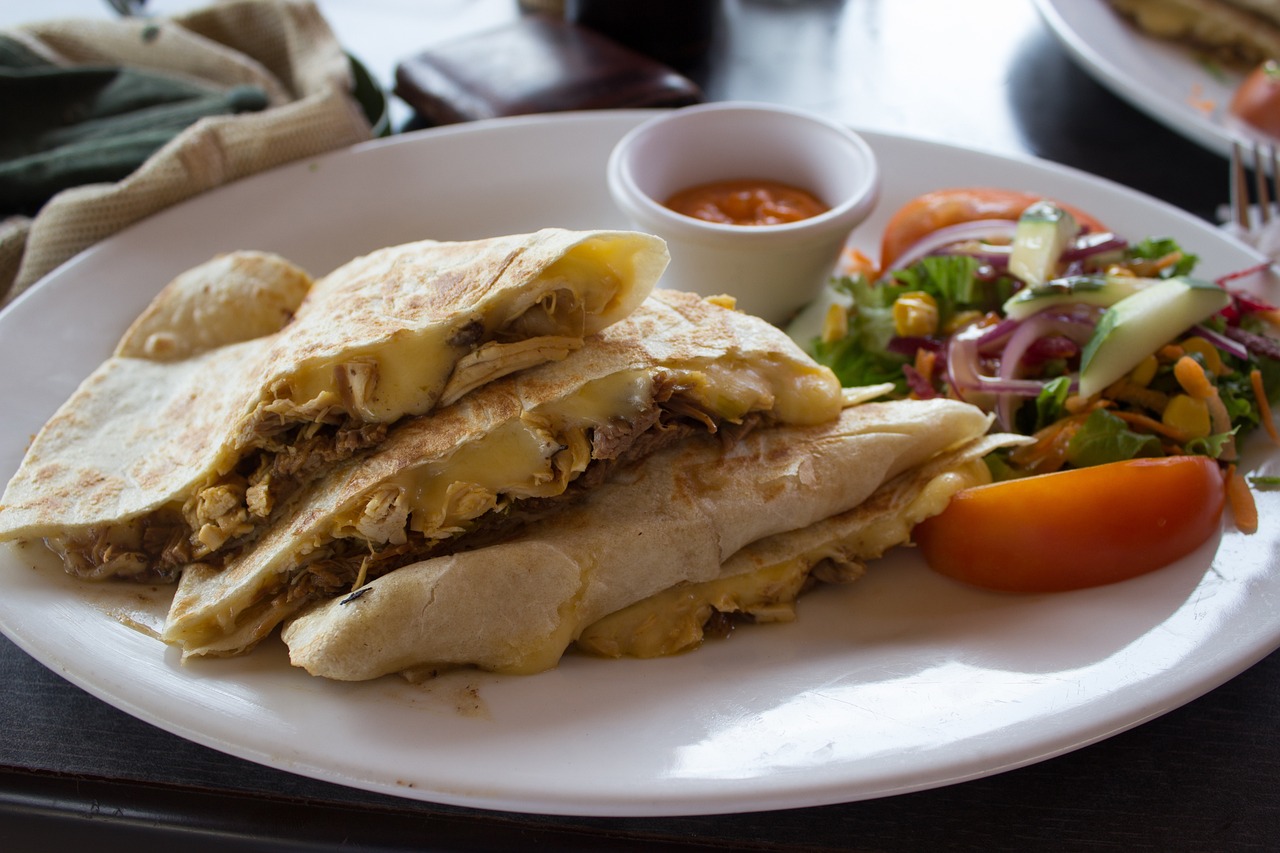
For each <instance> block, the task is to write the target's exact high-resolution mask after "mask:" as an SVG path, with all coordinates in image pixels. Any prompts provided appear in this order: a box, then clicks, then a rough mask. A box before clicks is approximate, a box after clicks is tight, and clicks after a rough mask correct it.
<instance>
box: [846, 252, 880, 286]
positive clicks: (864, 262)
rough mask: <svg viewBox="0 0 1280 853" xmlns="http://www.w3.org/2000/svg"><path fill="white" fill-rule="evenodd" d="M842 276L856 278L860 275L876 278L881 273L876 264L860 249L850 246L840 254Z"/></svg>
mask: <svg viewBox="0 0 1280 853" xmlns="http://www.w3.org/2000/svg"><path fill="white" fill-rule="evenodd" d="M839 272H840V275H848V276H854V275H857V274H858V273H862V274H863V275H866V276H867V277H868V278H874V277H875V276H876V275H877V274H878V273H879V268H878V267H877V266H876V262H875V261H873V260H871V259H870V258H868V257H867V256H866V255H865V254H863V253H862V252H861V251H859V250H858V249H855V248H853V247H852V246H849V247H848V248H846V249H845V250H844V251H843V252H842V253H841V254H840V266H839Z"/></svg>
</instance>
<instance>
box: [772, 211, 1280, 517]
mask: <svg viewBox="0 0 1280 853" xmlns="http://www.w3.org/2000/svg"><path fill="white" fill-rule="evenodd" d="M1197 261H1198V259H1197V257H1196V255H1195V254H1194V252H1193V251H1191V250H1190V249H1189V248H1188V247H1183V246H1180V245H1178V244H1177V243H1176V242H1175V241H1173V240H1171V239H1167V238H1162V237H1151V236H1145V235H1144V236H1140V237H1134V236H1132V235H1125V234H1117V233H1115V232H1113V231H1111V230H1110V229H1108V228H1107V227H1106V226H1105V225H1104V224H1103V223H1102V222H1101V221H1100V220H1098V219H1096V218H1094V217H1093V216H1091V215H1089V214H1088V213H1086V212H1084V211H1080V210H1077V209H1075V208H1072V207H1070V206H1069V205H1066V204H1063V203H1060V202H1056V201H1053V200H1051V199H1044V198H1040V197H1037V196H1034V195H1027V194H1024V193H1018V192H1011V191H1005V190H998V189H985V188H977V189H971V188H964V189H948V190H939V191H937V192H934V193H929V194H926V195H924V196H921V197H919V198H917V199H915V200H913V201H912V202H910V203H909V204H907V205H906V206H904V207H903V208H902V209H900V210H899V211H898V212H897V214H895V216H894V217H893V218H892V219H891V220H890V223H889V225H888V227H887V229H886V232H885V234H884V237H883V240H882V245H881V257H880V260H879V263H876V262H874V261H872V260H870V259H869V258H867V257H866V256H865V255H862V254H860V253H856V252H851V253H849V254H848V255H847V257H846V259H845V261H844V263H843V264H842V267H841V269H840V270H839V271H838V275H837V277H836V278H835V279H834V280H833V281H832V283H831V285H830V287H829V288H828V289H827V294H826V295H825V297H824V298H822V299H820V300H818V301H815V302H814V303H813V304H811V305H810V306H808V307H807V308H806V309H805V310H804V311H802V312H801V314H800V315H799V316H798V317H797V318H796V319H795V320H794V321H793V323H792V324H791V325H790V326H789V328H788V331H789V333H790V334H791V336H792V337H793V338H794V339H796V340H797V342H799V343H800V344H801V346H803V347H805V348H806V349H807V350H808V351H809V352H810V353H811V354H812V355H813V356H814V357H815V358H816V359H817V360H818V361H820V362H822V363H824V364H827V365H829V366H830V367H831V368H832V369H833V370H834V371H835V372H836V373H837V375H838V376H839V377H840V379H841V381H842V382H843V383H844V384H845V385H867V384H877V383H885V382H891V383H893V385H894V386H895V388H896V392H897V394H899V395H902V396H915V397H921V398H927V397H933V396H938V395H945V396H950V397H956V398H960V399H963V400H966V401H969V402H972V403H974V404H976V405H978V406H980V407H982V408H984V409H985V410H987V411H989V412H991V413H992V414H993V415H994V416H995V419H996V423H997V427H998V428H999V429H1001V430H1003V431H1007V432H1014V433H1019V434H1022V435H1024V436H1027V437H1029V439H1030V440H1029V441H1028V442H1026V443H1025V444H1022V445H1020V446H1015V447H1012V448H1007V449H1005V450H1002V451H999V452H998V453H996V454H993V455H992V456H991V457H990V458H989V459H988V466H989V467H990V468H991V470H992V474H993V477H994V479H995V480H997V481H1002V480H1010V479H1016V478H1022V477H1027V476H1029V475H1037V474H1047V473H1051V472H1057V471H1064V470H1071V469H1080V468H1088V467H1091V466H1099V465H1106V464H1111V463H1117V462H1122V461H1126V460H1133V459H1141V458H1147V457H1174V456H1177V457H1183V456H1195V457H1206V458H1209V459H1212V460H1214V461H1215V462H1216V463H1217V464H1218V465H1219V466H1220V468H1221V470H1222V473H1223V477H1224V482H1225V483H1226V495H1227V497H1228V499H1229V500H1230V501H1231V503H1230V505H1231V507H1232V509H1233V512H1234V515H1235V519H1236V524H1237V526H1238V527H1239V528H1240V529H1242V530H1245V531H1246V532H1252V530H1253V529H1256V526H1257V521H1256V509H1254V508H1253V507H1252V505H1251V504H1252V500H1251V494H1250V493H1249V489H1248V484H1247V483H1245V482H1244V481H1243V479H1242V478H1241V476H1240V474H1239V473H1238V472H1237V471H1236V470H1235V463H1236V460H1237V458H1238V445H1239V442H1240V440H1241V439H1242V438H1243V437H1244V436H1246V435H1247V434H1249V433H1251V432H1253V431H1255V430H1258V429H1259V428H1261V429H1264V430H1266V431H1267V432H1268V433H1269V434H1270V435H1271V437H1272V439H1273V440H1276V441H1277V443H1280V438H1277V437H1276V431H1275V429H1276V428H1275V426H1274V425H1273V422H1272V417H1271V409H1270V403H1271V397H1270V392H1269V390H1268V389H1271V390H1280V340H1278V339H1277V337H1276V335H1277V332H1278V331H1280V311H1278V310H1277V309H1276V308H1275V307H1274V306H1272V305H1270V304H1268V303H1266V302H1265V301H1263V300H1262V299H1259V298H1257V297H1256V296H1253V295H1250V294H1249V293H1247V292H1246V291H1244V290H1243V289H1237V287H1236V285H1237V284H1239V283H1240V280H1241V279H1243V278H1244V277H1246V276H1249V275H1254V274H1262V273H1263V272H1264V271H1265V268H1263V267H1259V268H1254V269H1248V270H1240V271H1237V272H1236V273H1233V274H1232V275H1229V276H1227V277H1225V278H1220V279H1217V280H1212V281H1210V280H1203V279H1200V278H1197V277H1196V274H1195V270H1196V265H1197ZM1257 484H1260V481H1258V482H1255V485H1257ZM1262 484H1265V485H1272V484H1270V483H1262Z"/></svg>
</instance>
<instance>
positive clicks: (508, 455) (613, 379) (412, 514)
mask: <svg viewBox="0 0 1280 853" xmlns="http://www.w3.org/2000/svg"><path fill="white" fill-rule="evenodd" d="M663 372H664V373H665V374H667V375H668V376H670V377H671V378H672V379H673V381H674V382H675V384H676V385H677V386H678V387H680V389H681V393H682V394H683V395H685V396H686V397H688V398H690V399H692V400H693V401H695V402H696V404H697V405H698V406H699V407H701V408H702V409H703V410H705V411H707V412H708V413H709V414H710V415H711V416H712V417H713V418H715V419H716V420H717V421H721V422H732V421H738V420H740V419H741V418H742V417H744V416H745V415H747V414H749V413H751V412H754V411H770V410H774V411H775V412H776V414H777V415H778V416H779V419H780V420H783V421H785V422H791V423H802V424H808V423H821V422H823V421H827V420H831V419H833V418H835V417H836V416H837V415H838V414H839V410H840V407H841V405H842V403H841V394H840V389H839V383H838V382H837V381H835V379H834V376H832V377H831V380H832V381H831V382H830V383H828V382H827V381H826V377H827V375H828V374H829V371H826V370H825V368H817V367H816V366H813V367H811V366H807V365H797V364H795V363H794V362H783V361H761V362H754V361H751V362H749V361H745V360H735V359H722V360H718V361H715V362H710V363H705V364H704V363H699V364H697V365H694V366H686V367H683V368H679V369H676V368H672V369H666V370H664V371H663ZM655 376H656V371H651V370H647V369H637V370H631V371H622V372H619V373H617V374H613V375H611V376H607V377H604V378H601V379H597V380H595V381H592V382H589V383H587V384H585V385H584V386H582V388H580V389H578V390H577V391H576V392H575V393H573V394H570V395H567V396H566V397H564V398H562V399H560V400H556V401H554V402H551V403H546V404H544V405H542V406H539V407H537V408H535V409H533V410H531V411H529V412H526V413H525V415H524V416H523V417H522V418H520V419H518V420H514V421H510V422H508V423H505V424H503V425H502V426H500V427H499V428H498V429H496V430H494V431H493V432H491V433H489V434H487V435H485V436H482V437H480V438H477V439H474V440H472V441H470V442H467V443H466V444H465V445H464V446H461V447H457V448H455V449H454V451H453V453H451V454H450V455H449V456H448V457H446V458H443V459H436V460H431V461H430V462H427V463H425V464H422V465H418V466H415V467H412V468H408V469H406V470H404V471H402V472H401V473H400V474H399V476H398V477H397V478H395V480H394V481H392V482H391V483H389V484H384V485H382V486H380V487H379V488H378V490H377V491H376V492H374V493H373V494H371V495H367V496H366V497H365V498H364V499H363V500H362V501H361V502H360V503H358V504H357V505H355V506H352V507H350V508H348V510H347V511H346V512H343V513H340V514H338V515H336V516H335V518H334V524H333V526H332V528H331V529H332V531H333V533H332V535H333V536H335V537H359V538H365V539H370V540H372V541H374V542H375V543H377V542H379V541H391V542H400V541H404V537H403V533H402V531H403V525H402V524H401V523H400V522H401V521H402V520H403V519H404V518H405V517H406V516H407V518H408V527H409V529H412V530H414V531H416V532H418V533H421V534H423V535H424V536H426V537H428V538H437V537H439V536H449V535H453V534H455V533H457V532H460V531H461V530H463V529H465V527H466V526H467V524H468V523H469V522H471V521H473V520H474V519H476V518H478V517H479V516H481V515H483V514H484V513H486V512H490V511H492V510H495V509H500V508H502V507H504V506H506V505H508V504H509V503H510V502H512V501H514V500H519V499H522V498H529V497H554V496H556V495H559V494H561V493H562V492H564V490H565V488H567V486H568V484H569V483H570V482H571V481H572V480H573V479H574V478H575V477H576V476H577V475H578V474H580V473H582V471H583V470H585V469H586V467H587V465H588V464H589V463H590V461H591V447H590V441H589V438H588V436H589V434H590V431H591V430H592V429H594V428H596V427H602V426H606V425H608V424H610V423H613V422H617V421H631V420H633V419H634V418H636V417H637V416H639V415H640V414H641V413H643V412H644V411H645V409H646V408H648V406H649V405H650V401H651V400H652V397H653V383H654V380H655ZM832 386H834V388H833V387H832ZM388 492H391V493H392V494H391V495H390V496H389V495H388ZM397 526H398V530H397V532H394V533H393V532H391V529H392V528H397ZM371 533H376V535H371Z"/></svg>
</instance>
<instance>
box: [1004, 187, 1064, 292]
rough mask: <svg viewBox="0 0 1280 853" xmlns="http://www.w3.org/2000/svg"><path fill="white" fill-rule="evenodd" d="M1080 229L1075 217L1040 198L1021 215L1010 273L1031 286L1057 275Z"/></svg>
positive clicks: (1011, 252)
mask: <svg viewBox="0 0 1280 853" xmlns="http://www.w3.org/2000/svg"><path fill="white" fill-rule="evenodd" d="M1079 231H1080V226H1079V225H1078V224H1076V220H1075V217H1074V216H1072V215H1071V214H1070V213H1067V211H1065V210H1063V209H1062V208H1060V207H1058V206H1057V205H1056V204H1054V203H1053V202H1049V201H1038V202H1036V203H1035V204H1033V205H1031V206H1030V207H1028V208H1027V209H1026V210H1024V211H1023V212H1022V215H1021V216H1020V217H1018V227H1017V229H1016V230H1015V231H1014V234H1013V246H1012V247H1011V249H1010V252H1009V272H1011V273H1013V274H1014V275H1016V276H1017V277H1018V278H1020V279H1022V280H1023V281H1024V282H1026V283H1027V284H1028V285H1032V286H1034V285H1038V284H1043V283H1044V282H1046V281H1048V280H1049V279H1051V278H1053V276H1054V274H1055V273H1056V272H1057V269H1058V258H1059V257H1061V256H1062V250H1063V249H1065V248H1066V247H1067V244H1068V243H1069V242H1071V240H1073V239H1074V238H1075V236H1076V234H1077V233H1079Z"/></svg>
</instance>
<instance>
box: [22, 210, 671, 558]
mask: <svg viewBox="0 0 1280 853" xmlns="http://www.w3.org/2000/svg"><path fill="white" fill-rule="evenodd" d="M666 263H667V252H666V247H665V245H664V244H663V243H662V241H661V240H659V239H658V238H656V237H651V236H648V235H644V234H637V233H633V232H617V231H586V232H575V231H564V230H559V229H547V230H544V231H539V232H537V233H536V234H528V235H517V236H511V237H499V238H493V239H488V240H479V241H471V242H463V243H439V242H432V241H426V242H420V243H412V244H408V245H404V246H396V247H391V248H387V249H382V250H379V251H377V252H373V253H372V254H369V255H367V256H364V257H361V258H357V259H355V260H353V261H351V262H349V263H347V264H345V265H344V266H342V267H340V268H339V269H337V270H335V271H334V272H332V273H330V274H329V275H327V276H325V277H324V278H322V279H320V280H318V281H316V282H314V284H308V283H306V282H305V280H304V279H303V278H302V277H301V275H303V274H300V273H299V272H298V271H297V270H296V268H294V267H292V265H290V264H288V263H287V262H283V261H282V260H280V261H263V259H262V258H261V257H256V258H253V257H248V256H246V255H244V254H241V255H237V256H233V257H232V258H231V259H230V260H228V259H227V258H222V259H215V260H214V261H212V262H210V264H211V266H210V267H208V268H206V269H203V270H196V271H193V272H191V273H189V274H187V275H185V276H180V277H179V278H178V279H176V280H175V281H174V282H173V283H172V284H171V285H170V287H168V288H166V289H165V290H164V291H163V292H161V294H160V295H159V296H158V297H157V299H156V300H155V302H154V303H153V304H152V306H151V307H150V308H149V309H148V310H147V311H146V312H145V313H144V314H143V315H142V316H141V317H140V318H139V319H138V321H137V322H136V323H135V324H134V326H133V327H132V328H131V329H130V330H129V332H128V333H127V334H126V335H125V337H124V339H123V340H122V341H121V342H120V345H119V347H118V349H117V354H116V355H114V356H112V357H111V358H109V359H108V360H107V361H106V362H105V363H104V364H103V365H102V366H101V367H99V368H98V369H97V370H96V371H94V373H93V374H92V375H91V376H89V378H88V379H86V380H85V382H84V383H83V384H82V385H81V386H80V388H79V389H78V390H77V391H76V392H75V394H73V395H72V397H71V399H70V400H68V401H67V403H65V404H64V405H63V406H62V407H61V409H59V411H58V412H57V413H56V414H55V415H54V416H53V418H52V419H51V420H50V421H49V422H48V424H46V425H45V427H44V428H43V429H42V430H41V431H40V433H39V435H37V437H36V439H35V441H34V442H33V444H32V446H31V448H30V449H29V450H28V452H27V455H26V457H25V458H24V460H23V463H22V466H21V467H20V469H19V470H18V472H17V474H16V475H15V476H14V477H13V479H12V480H11V481H10V483H9V485H8V487H7V489H6V491H5V494H4V497H3V499H2V500H0V541H3V540H12V539H37V538H44V539H45V540H46V542H47V543H48V544H49V545H50V547H52V548H53V549H54V550H55V551H57V552H58V553H59V554H60V555H61V556H62V557H63V560H64V564H65V565H66V567H67V568H68V570H69V571H72V572H73V573H76V574H79V575H81V576H84V577H90V578H102V577H111V576H126V577H132V578H137V579H148V580H164V579H172V578H173V576H174V575H175V574H176V572H177V570H178V568H179V567H181V566H182V565H185V564H187V563H189V562H192V561H195V560H205V559H210V558H212V557H213V555H215V554H216V553H217V552H218V551H219V550H221V549H222V548H223V547H224V546H228V545H232V546H234V545H238V544H239V543H242V542H244V541H246V540H247V539H251V538H252V537H253V536H254V535H256V533H257V532H258V531H260V530H261V529H262V528H263V527H264V526H265V525H266V524H267V523H268V522H269V521H270V520H271V517H272V514H273V512H274V510H275V508H276V507H278V506H280V505H281V503H282V502H283V501H284V499H285V498H287V496H288V495H289V494H290V493H292V492H293V491H295V490H296V489H298V488H300V487H301V486H302V485H304V484H305V483H306V482H308V481H310V480H312V479H314V478H316V477H318V476H320V475H321V474H323V473H324V472H325V471H327V470H329V469H330V468H332V467H333V465H335V464H336V463H338V462H340V461H341V460H342V459H343V458H346V457H349V456H350V455H352V454H354V453H356V452H358V451H360V450H363V449H366V448H368V447H370V446H372V445H375V444H377V443H378V442H379V441H381V440H382V438H383V437H384V435H385V430H386V425H387V424H390V423H393V422H395V421H396V420H398V419H400V418H402V417H405V416H411V415H421V414H423V413H425V412H427V411H430V410H431V409H433V408H435V407H436V406H437V405H445V404H448V403H449V402H452V401H454V400H456V399H458V398H459V397H461V396H463V395H464V394H466V393H467V392H468V391H470V390H472V389H474V388H476V387H478V386H480V385H483V384H484V383H486V382H491V381H493V380H495V379H497V378H499V377H501V376H504V375H506V374H509V373H512V372H515V371H518V370H522V369H525V368H528V367H532V366H534V365H536V364H540V363H543V362H546V361H550V360H555V359H560V358H563V357H564V356H566V355H567V354H568V353H569V352H572V351H573V350H575V349H577V348H578V347H579V346H581V343H582V340H583V338H585V337H587V336H590V335H592V334H594V333H596V332H598V331H599V330H600V329H602V328H605V327H607V326H608V325H609V324H611V323H614V322H617V321H618V320H620V319H622V318H623V317H625V316H626V315H628V314H629V313H631V311H632V310H633V309H634V308H635V306H637V305H638V304H640V302H641V301H642V300H643V299H644V298H645V297H646V296H647V295H648V294H649V292H650V291H651V290H652V287H653V284H654V283H655V281H656V280H657V278H658V277H659V275H660V274H661V272H662V270H663V269H664V268H665V266H666ZM211 282H212V284H211ZM302 290H305V291H306V293H305V296H303V297H302V298H301V299H300V300H298V299H297V297H298V295H299V292H300V291H302ZM246 303H247V304H246ZM295 303H296V304H295ZM273 318H274V321H273ZM242 320H244V322H241V321H242ZM255 332H262V334H261V335H260V336H257V337H248V338H246V334H253V333H255Z"/></svg>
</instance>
